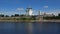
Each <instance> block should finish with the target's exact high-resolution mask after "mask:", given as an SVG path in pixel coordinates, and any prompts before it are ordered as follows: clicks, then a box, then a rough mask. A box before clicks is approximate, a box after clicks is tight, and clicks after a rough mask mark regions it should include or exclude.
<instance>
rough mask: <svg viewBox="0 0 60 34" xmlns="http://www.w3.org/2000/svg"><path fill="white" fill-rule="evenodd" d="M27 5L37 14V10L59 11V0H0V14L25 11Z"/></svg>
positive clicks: (56, 12) (54, 12) (55, 12)
mask: <svg viewBox="0 0 60 34" xmlns="http://www.w3.org/2000/svg"><path fill="white" fill-rule="evenodd" d="M28 6H31V7H32V8H33V10H34V14H37V10H40V11H41V12H42V13H43V12H46V13H53V14H55V15H57V14H58V13H59V12H60V0H0V14H5V15H12V14H21V13H25V10H26V8H27V7H28ZM19 9H20V10H19Z"/></svg>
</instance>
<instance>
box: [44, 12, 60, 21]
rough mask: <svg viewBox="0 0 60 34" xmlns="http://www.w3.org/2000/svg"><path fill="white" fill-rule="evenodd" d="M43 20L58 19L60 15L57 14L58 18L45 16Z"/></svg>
mask: <svg viewBox="0 0 60 34" xmlns="http://www.w3.org/2000/svg"><path fill="white" fill-rule="evenodd" d="M43 19H49V20H50V19H60V13H59V14H58V16H49V17H48V16H46V17H43Z"/></svg>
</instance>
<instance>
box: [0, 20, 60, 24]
mask: <svg viewBox="0 0 60 34" xmlns="http://www.w3.org/2000/svg"><path fill="white" fill-rule="evenodd" d="M0 22H26V23H28V22H30V23H32V22H60V20H0Z"/></svg>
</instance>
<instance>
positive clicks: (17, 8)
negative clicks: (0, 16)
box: [16, 8, 24, 11]
mask: <svg viewBox="0 0 60 34" xmlns="http://www.w3.org/2000/svg"><path fill="white" fill-rule="evenodd" d="M16 10H19V11H20V10H24V9H23V8H17V9H16Z"/></svg>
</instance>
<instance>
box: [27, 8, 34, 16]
mask: <svg viewBox="0 0 60 34" xmlns="http://www.w3.org/2000/svg"><path fill="white" fill-rule="evenodd" d="M26 15H29V16H32V15H33V10H32V8H30V7H28V8H27V10H26Z"/></svg>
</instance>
